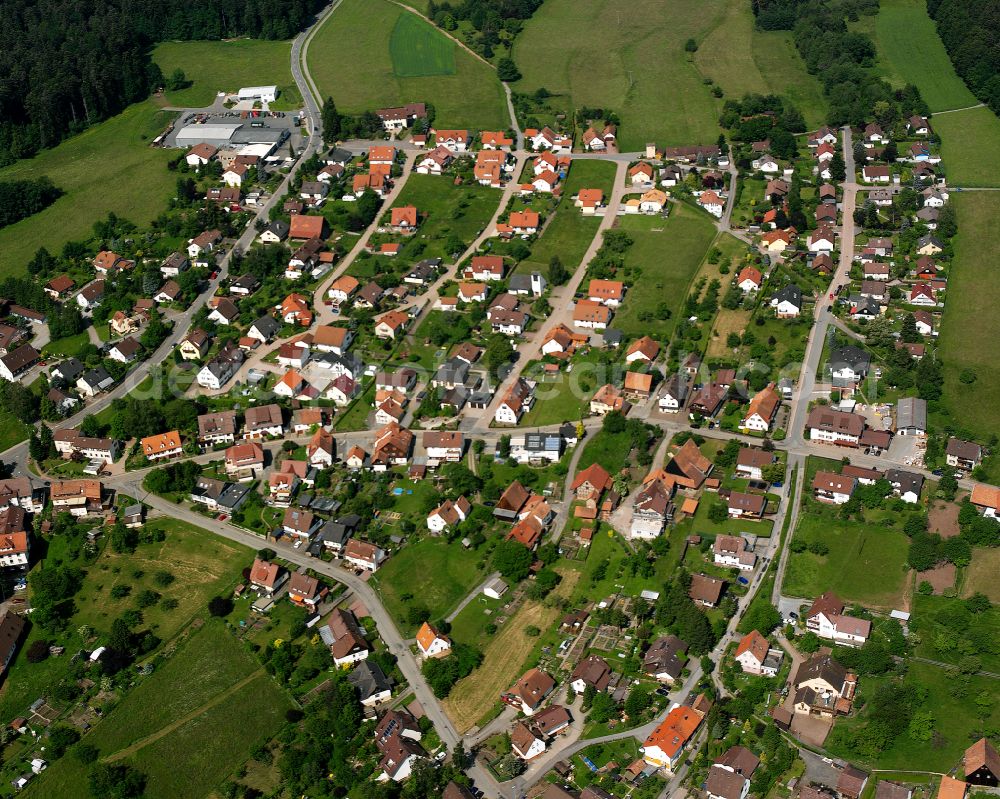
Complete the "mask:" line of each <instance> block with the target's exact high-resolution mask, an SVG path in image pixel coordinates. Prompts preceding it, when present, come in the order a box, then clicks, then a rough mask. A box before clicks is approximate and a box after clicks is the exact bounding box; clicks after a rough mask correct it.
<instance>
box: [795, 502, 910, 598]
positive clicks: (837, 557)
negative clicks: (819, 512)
mask: <svg viewBox="0 0 1000 799" xmlns="http://www.w3.org/2000/svg"><path fill="white" fill-rule="evenodd" d="M795 536H796V538H801V539H802V540H803V541H806V542H807V543H809V542H812V541H822V542H824V543H826V544H827V545H828V546H829V548H830V551H829V553H828V554H827V555H823V556H819V555H814V554H812V553H811V552H799V553H791V556H790V558H789V561H788V571H787V572H786V574H785V582H784V585H783V586H782V593H784V594H788V595H790V596H800V597H806V598H809V597H816V596H819V595H820V594H822V593H823V592H824V591H835V592H836V593H837V595H838V596H840V597H841V598H843V599H844V600H845V601H850V602H863V603H865V604H871V605H876V606H880V607H899V604H898V603H899V601H900V600H901V599H902V590H903V581H904V578H905V577H906V571H905V569H904V564H905V562H906V553H907V547H908V539H907V538H906V536H905V535H904V534H903V533H901V532H899V531H898V530H893V529H891V528H887V527H882V526H881V525H875V524H872V523H869V524H862V523H859V522H842V521H837V522H831V521H830V520H829V519H825V518H821V517H818V516H814V515H811V514H808V513H806V514H803V515H802V516H801V517H800V519H799V524H798V529H797V530H796V531H795Z"/></svg>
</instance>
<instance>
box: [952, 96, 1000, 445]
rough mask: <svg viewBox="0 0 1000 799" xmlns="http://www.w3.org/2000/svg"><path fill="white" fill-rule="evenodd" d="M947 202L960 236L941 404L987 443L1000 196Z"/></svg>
mask: <svg viewBox="0 0 1000 799" xmlns="http://www.w3.org/2000/svg"><path fill="white" fill-rule="evenodd" d="M984 110H985V109H984ZM965 113H967V112H965ZM947 116H955V115H952V114H949V115H947ZM951 201H952V202H953V203H954V205H955V209H956V211H957V213H958V229H959V234H958V236H957V237H956V238H955V241H954V246H955V261H954V265H953V267H952V269H951V273H950V280H949V281H948V303H947V305H946V306H945V312H944V317H943V319H942V322H941V336H940V344H939V347H940V353H941V358H942V360H943V362H944V367H945V368H944V378H945V389H944V402H945V404H946V406H947V408H948V410H949V411H950V413H951V416H952V417H953V418H954V420H955V422H956V423H957V424H958V425H959V426H961V427H963V428H968V429H969V430H970V431H972V432H973V433H975V434H976V435H978V436H981V437H982V438H984V439H985V438H989V436H990V435H992V434H993V433H994V432H995V431H996V430H997V429H998V427H1000V367H998V366H997V354H998V352H997V343H996V337H995V336H994V333H993V325H992V323H991V320H992V315H993V311H992V309H993V308H994V307H995V306H996V303H997V301H1000V287H998V286H997V281H996V280H995V279H994V274H993V259H992V258H991V256H990V253H994V252H996V251H997V249H998V248H1000V232H998V231H997V228H996V224H995V222H996V219H997V215H998V214H1000V195H997V194H994V193H992V192H983V193H977V194H952V200H951ZM965 369H971V370H972V371H973V373H974V374H975V377H976V379H975V382H973V383H963V382H962V381H961V380H959V375H961V373H962V371H963V370H965Z"/></svg>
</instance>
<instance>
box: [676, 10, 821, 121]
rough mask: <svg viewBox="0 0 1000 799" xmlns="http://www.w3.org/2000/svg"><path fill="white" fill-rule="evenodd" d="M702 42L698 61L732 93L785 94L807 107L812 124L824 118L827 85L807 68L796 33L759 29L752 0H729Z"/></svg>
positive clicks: (704, 72)
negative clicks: (794, 35) (756, 24)
mask: <svg viewBox="0 0 1000 799" xmlns="http://www.w3.org/2000/svg"><path fill="white" fill-rule="evenodd" d="M699 45H700V46H699V49H698V52H697V54H696V55H695V57H694V62H695V64H697V66H698V69H699V70H700V71H701V73H702V75H704V76H705V77H707V78H711V79H712V80H713V81H715V82H716V83H717V84H718V85H719V86H720V87H721V88H722V90H723V91H724V92H725V94H726V97H731V98H739V97H742V96H743V95H744V94H749V93H757V94H780V95H783V96H785V97H787V98H788V99H789V100H791V102H792V103H793V104H794V105H795V106H796V107H798V108H799V110H800V111H802V113H803V114H804V115H805V118H806V123H807V124H808V125H811V126H816V125H819V124H820V123H821V122H822V121H823V119H824V116H825V113H826V103H825V101H824V99H823V92H822V89H821V87H820V85H819V81H818V80H817V79H816V78H815V77H813V76H812V75H810V74H809V73H808V72H807V71H806V66H805V63H804V62H803V61H802V58H801V57H800V56H799V54H798V51H797V50H796V49H795V44H794V43H793V42H792V37H791V34H790V33H788V32H776V31H775V32H771V31H759V30H756V28H755V27H754V20H753V14H752V13H751V10H750V4H749V3H747V2H744V0H728V6H727V8H726V9H725V11H724V14H723V16H722V17H721V18H720V19H719V22H718V24H717V25H716V26H715V27H714V28H713V29H712V31H711V32H710V33H709V34H708V36H706V37H705V39H704V41H700V42H699Z"/></svg>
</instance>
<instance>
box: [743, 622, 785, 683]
mask: <svg viewBox="0 0 1000 799" xmlns="http://www.w3.org/2000/svg"><path fill="white" fill-rule="evenodd" d="M783 657H784V653H783V652H782V650H780V649H772V648H771V646H770V644H768V642H767V639H766V638H765V637H764V636H763V635H761V634H760V633H759V632H757V631H756V630H751V631H750V632H749V633H747V634H746V635H744V636H743V638H742V639H741V640H740V643H739V645H738V646H737V647H736V652H735V654H734V658H735V659H736V662H737V663H739V664H740V668H741V669H742V670H743V673H744V674H754V675H756V676H759V677H776V676H778V670H779V669H780V668H781V661H782V658H783Z"/></svg>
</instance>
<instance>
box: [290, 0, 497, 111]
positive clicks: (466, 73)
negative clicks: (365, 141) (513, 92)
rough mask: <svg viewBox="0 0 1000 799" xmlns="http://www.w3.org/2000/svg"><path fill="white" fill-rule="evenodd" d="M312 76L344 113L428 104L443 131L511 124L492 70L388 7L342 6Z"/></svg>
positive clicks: (321, 35) (321, 34)
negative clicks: (447, 128)
mask: <svg viewBox="0 0 1000 799" xmlns="http://www.w3.org/2000/svg"><path fill="white" fill-rule="evenodd" d="M309 69H310V71H311V72H312V76H313V78H314V80H315V81H316V85H317V86H318V87H319V90H320V93H321V94H322V95H323V96H326V95H331V96H332V97H333V99H334V101H335V102H336V103H337V107H338V109H339V110H340V111H341V112H344V113H349V114H359V113H361V112H363V111H369V110H374V109H376V108H380V107H383V106H391V105H401V104H403V103H408V102H425V103H430V104H431V105H433V106H434V108H435V111H436V118H435V121H436V124H437V125H439V126H441V127H455V128H459V127H469V128H477V129H478V128H492V129H503V128H506V127H507V125H508V124H509V122H510V119H509V117H508V115H507V108H506V102H505V100H504V95H503V89H502V87H501V85H500V81H499V80H498V79H497V77H496V74H495V72H494V70H493V68H492V67H491V66H489V65H488V64H486V63H484V62H482V61H480V60H479V59H477V58H476V57H475V56H473V55H471V54H470V53H469V52H467V51H466V50H464V49H462V48H460V47H458V46H457V45H455V44H454V43H453V42H451V41H449V39H448V38H447V37H446V36H445V35H444V34H443V33H441V32H440V31H438V30H436V29H435V28H434V27H433V26H432V25H430V24H429V23H426V22H424V21H423V20H421V19H420V18H419V17H416V16H414V15H413V14H411V13H410V12H408V11H405V10H403V9H402V8H401V7H400V6H398V5H395V4H393V3H390V2H387V0H344V2H343V3H342V4H341V5H340V7H339V8H338V9H337V12H336V13H335V14H331V15H330V17H329V19H328V20H327V21H326V22H325V23H324V24H323V27H322V28H320V30H319V31H318V32H317V33H316V35H315V37H314V38H313V40H312V42H311V43H310V45H309Z"/></svg>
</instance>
